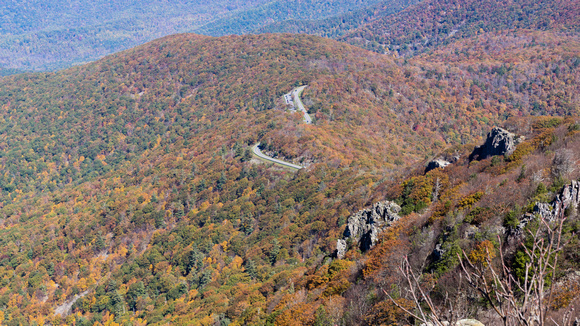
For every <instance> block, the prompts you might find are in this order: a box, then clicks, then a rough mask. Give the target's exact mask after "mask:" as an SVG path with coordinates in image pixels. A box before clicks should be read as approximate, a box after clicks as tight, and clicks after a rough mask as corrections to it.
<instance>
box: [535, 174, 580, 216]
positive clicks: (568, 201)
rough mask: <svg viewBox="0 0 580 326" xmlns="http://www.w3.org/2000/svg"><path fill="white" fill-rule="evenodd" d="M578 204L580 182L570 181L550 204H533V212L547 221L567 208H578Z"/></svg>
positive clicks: (579, 202) (579, 201) (579, 200)
mask: <svg viewBox="0 0 580 326" xmlns="http://www.w3.org/2000/svg"><path fill="white" fill-rule="evenodd" d="M579 204H580V182H578V181H572V183H570V184H569V185H565V186H564V188H563V189H562V191H561V192H560V194H559V195H557V196H556V199H554V201H552V203H551V204H547V203H536V205H535V206H534V214H537V215H540V216H541V217H542V218H544V219H545V220H547V221H552V220H554V219H556V218H557V217H558V216H560V214H563V213H564V211H565V210H566V209H568V208H572V207H573V208H578V205H579Z"/></svg>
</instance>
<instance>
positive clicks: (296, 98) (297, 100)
mask: <svg viewBox="0 0 580 326" xmlns="http://www.w3.org/2000/svg"><path fill="white" fill-rule="evenodd" d="M305 88H306V86H300V87H297V88H294V90H292V97H293V98H294V103H296V104H297V105H298V110H300V111H302V113H303V114H304V122H305V123H306V124H309V125H310V124H312V119H311V118H310V115H309V114H308V111H307V110H306V108H305V107H304V104H302V100H300V94H302V91H303V90H304V89H305Z"/></svg>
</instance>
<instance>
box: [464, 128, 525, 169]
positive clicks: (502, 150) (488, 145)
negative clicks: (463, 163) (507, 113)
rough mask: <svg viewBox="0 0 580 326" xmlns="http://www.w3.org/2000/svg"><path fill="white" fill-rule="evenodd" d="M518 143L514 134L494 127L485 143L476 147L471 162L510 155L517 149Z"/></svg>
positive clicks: (470, 158) (470, 157) (470, 156)
mask: <svg viewBox="0 0 580 326" xmlns="http://www.w3.org/2000/svg"><path fill="white" fill-rule="evenodd" d="M517 143H518V140H516V139H515V135H514V134H512V133H511V132H509V131H507V130H505V129H502V128H499V127H494V128H493V129H492V130H491V131H490V132H489V134H487V139H486V140H485V143H484V144H483V145H481V146H477V147H475V149H474V150H473V152H472V153H471V155H469V160H470V161H472V160H475V159H477V160H483V159H486V158H488V157H490V156H495V155H510V154H511V153H513V152H514V150H515V149H516V145H517Z"/></svg>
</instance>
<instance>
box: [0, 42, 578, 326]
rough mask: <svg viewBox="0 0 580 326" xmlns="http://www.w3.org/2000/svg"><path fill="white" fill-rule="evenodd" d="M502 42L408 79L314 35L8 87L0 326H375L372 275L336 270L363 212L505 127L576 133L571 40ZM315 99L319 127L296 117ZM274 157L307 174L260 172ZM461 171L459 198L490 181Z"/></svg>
mask: <svg viewBox="0 0 580 326" xmlns="http://www.w3.org/2000/svg"><path fill="white" fill-rule="evenodd" d="M504 36H505V35H503V34H493V33H490V34H486V35H484V36H482V37H484V38H482V39H481V40H480V42H476V43H470V42H465V43H461V44H459V43H458V45H457V49H453V50H452V51H449V52H445V51H442V52H438V53H434V54H432V57H417V58H413V59H412V60H408V61H404V60H395V59H392V58H391V57H388V56H384V55H380V54H377V53H373V52H369V51H366V50H363V49H360V48H357V47H354V46H350V45H346V44H344V43H339V42H336V41H332V40H329V39H323V38H319V37H315V36H307V35H299V36H296V35H290V34H279V35H251V36H228V37H220V38H213V37H208V36H199V35H191V34H182V35H175V36H171V37H166V38H162V39H159V40H156V41H154V42H151V43H148V44H145V45H142V46H139V47H137V48H134V49H131V50H127V51H124V52H121V53H118V54H115V55H112V56H108V57H106V58H104V59H102V60H99V61H97V62H95V63H91V64H88V65H84V66H79V67H74V68H70V69H67V70H63V71H59V72H56V73H34V74H33V73H29V74H22V75H18V76H9V77H2V78H1V79H0V110H1V111H0V113H1V119H2V120H0V150H1V152H0V164H1V166H2V168H3V174H2V175H1V176H0V182H1V185H2V190H1V194H0V202H1V208H0V217H1V223H0V248H2V250H1V252H2V254H1V255H0V277H1V278H0V282H1V283H0V284H1V289H0V311H1V312H2V315H0V316H1V317H2V318H3V321H4V322H5V323H7V324H13V325H18V324H34V323H37V324H44V323H52V324H64V323H66V324H71V323H73V321H74V322H75V323H76V324H77V325H79V324H80V325H86V324H90V325H93V324H94V323H95V322H99V323H101V324H106V323H107V322H109V321H115V322H117V323H120V324H128V323H133V324H138V323H146V322H148V323H161V324H164V323H174V324H192V323H193V324H202V325H203V324H205V325H210V324H213V323H215V322H223V323H227V322H228V321H233V322H237V323H238V324H244V323H246V324H267V323H277V324H284V322H286V323H287V324H292V323H294V324H295V323H296V322H299V323H302V324H312V323H314V322H315V320H316V319H317V318H323V317H324V316H323V314H327V317H328V315H330V316H331V317H328V318H335V317H336V318H335V319H333V320H341V319H342V320H343V321H344V323H346V324H357V323H362V321H363V320H364V318H365V314H367V313H368V311H367V310H364V309H362V310H361V309H359V310H358V311H359V312H356V311H357V310H356V309H358V308H356V307H355V305H357V304H358V303H357V302H359V303H360V304H361V305H362V306H361V307H363V306H364V307H367V308H370V307H371V306H372V305H369V302H370V301H369V302H366V301H364V300H366V299H364V298H361V297H358V299H357V298H355V297H356V293H358V292H360V293H371V291H370V290H369V288H364V291H362V290H363V285H359V286H353V285H352V284H355V283H356V282H357V281H356V280H357V277H359V276H360V275H361V274H358V273H359V272H362V268H363V266H361V265H357V263H356V261H357V260H358V258H359V256H356V255H357V254H356V253H354V252H353V254H354V255H355V256H352V257H351V258H349V260H348V261H341V260H337V261H334V262H332V263H331V264H330V265H328V264H326V263H329V262H330V261H329V259H327V258H326V257H330V256H331V255H332V253H333V251H334V249H335V243H336V239H337V238H338V237H340V236H341V233H342V231H343V228H344V224H345V222H346V219H347V217H348V216H349V215H350V214H351V213H353V212H356V211H358V210H359V209H361V208H364V207H365V206H368V205H370V204H371V203H374V202H376V201H379V200H382V199H384V198H385V196H387V195H393V194H394V195H393V196H394V197H401V196H403V195H402V194H398V193H396V191H394V190H396V189H397V188H396V187H394V186H393V184H394V185H395V186H396V184H397V182H395V183H392V179H393V178H394V177H395V174H394V173H395V172H399V173H403V175H405V174H406V173H408V172H405V171H408V170H409V168H410V167H415V166H416V164H421V163H422V162H423V161H424V159H427V158H430V157H432V156H434V155H435V154H437V153H438V152H439V151H440V150H442V149H444V148H446V147H448V146H450V145H457V146H459V145H461V144H463V143H469V142H471V141H479V140H481V138H482V137H483V136H484V135H485V134H486V133H487V131H488V130H489V129H490V127H491V126H492V125H494V124H496V123H498V122H501V121H505V119H506V118H507V117H509V116H518V115H530V114H553V115H578V110H579V108H578V107H579V106H578V101H579V100H578V97H577V96H578V95H577V94H578V92H577V87H578V86H577V85H578V83H577V80H578V62H579V61H578V58H577V53H578V43H577V41H575V38H573V37H571V38H569V39H568V41H567V42H565V43H560V41H559V40H558V39H557V38H554V37H551V36H552V35H551V34H545V33H543V32H542V33H540V32H525V33H522V34H521V35H519V36H518V37H515V36H514V37H513V40H512V41H511V43H510V44H512V47H511V48H510V49H509V51H506V52H502V50H501V49H499V48H497V42H500V41H501V40H504V39H505V37H504ZM498 40H499V41H498ZM502 42H503V41H502ZM490 49H492V50H493V51H497V52H492V53H491V54H490V53H489V52H488V51H490ZM502 56H503V57H502ZM437 60H439V61H437ZM508 61H509V64H506V63H505V62H508ZM435 62H439V64H437V65H436V64H435ZM300 84H306V85H308V87H307V88H306V89H305V90H304V93H303V95H302V99H303V102H304V103H305V105H306V106H307V107H308V109H309V111H310V113H311V115H312V117H313V118H314V119H315V120H314V123H313V124H312V125H305V124H303V123H302V119H301V117H300V116H299V115H297V114H296V115H293V114H290V113H287V112H286V111H284V110H283V107H284V106H283V104H282V101H281V96H282V95H283V94H285V93H287V92H289V91H290V90H291V89H292V88H293V87H295V86H297V85H300ZM557 122H558V124H559V125H561V126H562V127H561V128H568V127H570V128H571V130H573V129H574V128H575V127H574V121H568V120H566V122H563V121H562V120H558V121H557ZM524 129H525V128H524ZM562 130H564V129H562ZM566 130H567V129H566ZM557 135H559V134H556V136H557ZM574 135H576V136H573V137H577V133H575V134H574ZM532 136H535V134H534V133H530V137H532ZM558 137H559V136H558ZM562 139H563V138H562ZM566 139H568V140H567V141H568V143H573V142H574V141H576V138H566ZM258 141H259V142H261V143H262V144H263V145H264V147H265V148H266V149H267V150H268V151H270V152H272V153H273V154H274V155H276V156H278V157H281V158H284V159H285V160H289V161H293V162H294V163H299V164H301V165H306V166H307V168H306V169H303V170H300V171H299V172H297V173H295V172H290V171H286V170H283V169H279V168H276V167H270V166H268V165H266V164H261V163H260V162H258V161H254V160H252V159H251V153H249V148H250V147H249V146H250V145H253V144H255V143H256V142H258ZM463 150H465V147H464V148H463ZM544 154H545V155H546V157H548V156H549V155H551V154H550V152H546V153H544ZM482 166H483V165H482ZM458 169H459V170H457V171H459V172H457V173H458V174H457V176H455V177H453V178H451V177H450V179H453V181H452V182H453V185H454V186H457V185H458V184H459V183H460V180H463V179H462V178H463V177H465V178H464V179H467V178H469V176H470V175H471V174H472V173H475V172H473V171H475V170H474V169H476V166H475V165H469V164H465V165H461V166H460V167H458ZM466 171H467V172H466ZM469 180H470V181H469V182H471V179H469ZM550 182H552V180H550ZM490 187H491V183H490ZM393 189H394V190H393ZM474 189H475V188H473V189H472V188H470V187H467V188H465V189H463V188H462V189H461V192H462V193H461V194H462V195H463V194H464V192H465V194H467V193H468V192H469V191H470V190H474ZM393 196H392V197H393ZM521 200H522V201H524V200H525V198H524V197H522V199H521ZM452 204H453V205H456V203H455V202H452ZM453 207H455V206H450V207H447V208H446V209H449V210H451V209H452V208H453ZM414 208H416V207H414ZM414 208H413V209H414ZM361 262H362V261H361ZM381 273H382V270H381ZM357 274H358V275H359V276H357ZM359 284H360V283H359ZM369 284H370V283H369ZM365 286H366V285H365ZM370 286H371V287H372V286H375V285H374V284H371V285H370ZM348 289H350V290H349V291H350V292H346V291H347V290H348ZM79 296H80V299H78V298H79ZM75 298H77V299H78V300H77V301H75V303H74V304H73V306H72V312H73V314H70V315H68V316H64V315H66V314H67V310H66V309H59V310H58V314H60V315H63V316H62V317H60V316H56V317H55V309H57V308H58V307H65V306H63V304H65V303H67V302H72V301H71V300H74V299H75ZM376 298H378V297H376ZM363 299H364V300H363ZM356 300H359V301H356ZM360 300H362V301H360ZM373 300H374V299H373ZM372 303H373V304H375V303H377V302H375V301H372ZM321 304H323V306H322V308H320V307H321ZM325 307H328V308H325ZM330 307H333V308H332V309H331V308H330ZM357 307H358V306H357ZM319 308H320V309H325V310H324V311H322V310H320V311H319ZM335 308H336V309H335ZM377 309H380V306H378V307H377ZM317 316H319V317H317ZM369 318H370V317H369ZM369 323H372V322H369Z"/></svg>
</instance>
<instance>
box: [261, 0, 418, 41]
mask: <svg viewBox="0 0 580 326" xmlns="http://www.w3.org/2000/svg"><path fill="white" fill-rule="evenodd" d="M415 3H417V1H415V0H411V1H410V0H390V1H381V2H380V3H376V4H373V5H369V6H367V7H364V8H361V9H358V10H353V11H351V12H347V13H342V14H338V15H334V16H332V17H329V18H323V19H310V20H309V19H303V20H297V19H288V20H284V21H280V22H273V23H270V24H268V25H266V26H263V27H260V28H258V29H255V30H254V31H252V32H253V33H301V34H310V35H317V36H322V37H329V38H334V39H336V38H338V37H341V36H343V35H345V34H347V33H350V32H352V31H354V30H356V29H358V28H360V27H361V26H363V25H366V24H368V23H369V22H371V21H374V20H376V19H381V18H383V17H385V16H388V15H391V14H395V13H397V12H400V11H401V10H403V9H405V8H407V7H408V6H410V5H413V4H415Z"/></svg>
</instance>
